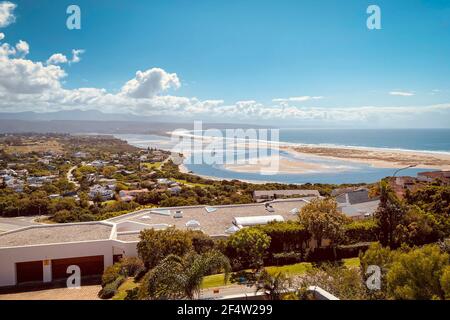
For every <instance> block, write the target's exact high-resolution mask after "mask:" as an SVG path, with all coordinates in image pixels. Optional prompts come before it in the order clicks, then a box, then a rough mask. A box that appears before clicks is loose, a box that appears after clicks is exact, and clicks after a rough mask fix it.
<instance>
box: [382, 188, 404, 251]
mask: <svg viewBox="0 0 450 320" xmlns="http://www.w3.org/2000/svg"><path fill="white" fill-rule="evenodd" d="M404 215H405V209H404V208H403V206H402V205H401V204H400V202H399V201H398V199H397V198H396V196H395V195H394V194H393V193H392V192H391V191H390V189H389V187H388V185H387V183H386V182H385V181H381V183H380V205H379V206H378V209H377V211H376V212H375V219H376V220H377V223H378V226H379V228H380V241H381V244H382V245H384V246H390V247H391V248H392V247H395V246H397V243H398V234H397V233H396V232H397V231H398V228H397V227H398V226H399V225H400V223H401V222H402V219H403V217H404Z"/></svg>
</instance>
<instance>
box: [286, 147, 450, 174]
mask: <svg viewBox="0 0 450 320" xmlns="http://www.w3.org/2000/svg"><path fill="white" fill-rule="evenodd" d="M280 149H281V150H284V151H287V152H290V153H293V154H297V155H314V156H318V157H323V158H326V159H337V160H344V161H350V162H357V163H365V164H369V165H371V166H373V167H377V168H401V167H404V166H408V165H416V167H419V168H430V169H440V170H450V154H445V153H431V152H430V153H428V152H421V151H400V150H382V149H375V148H372V149H369V148H367V149H363V148H361V149H359V148H353V147H352V148H350V147H349V148H347V147H345V148H344V147H336V148H335V147H322V146H281V147H280Z"/></svg>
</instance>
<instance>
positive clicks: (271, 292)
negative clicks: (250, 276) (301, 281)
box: [256, 270, 292, 300]
mask: <svg viewBox="0 0 450 320" xmlns="http://www.w3.org/2000/svg"><path fill="white" fill-rule="evenodd" d="M291 284H292V281H291V279H290V278H289V277H287V276H286V274H284V273H283V272H278V273H276V274H275V275H271V274H270V273H268V272H267V271H266V270H263V271H262V272H261V273H260V274H259V276H258V278H257V282H256V292H257V293H258V292H263V293H264V294H265V295H266V296H267V297H268V298H269V299H270V300H282V299H283V296H284V295H285V294H287V293H289V289H290V287H291Z"/></svg>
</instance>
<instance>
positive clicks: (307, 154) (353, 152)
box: [129, 132, 450, 184]
mask: <svg viewBox="0 0 450 320" xmlns="http://www.w3.org/2000/svg"><path fill="white" fill-rule="evenodd" d="M166 133H167V134H168V132H166ZM182 135H184V136H187V137H191V138H194V139H195V138H196V137H197V138H198V137H199V136H196V135H191V134H189V133H186V132H183V133H182ZM214 140H215V138H211V137H208V138H206V141H205V140H203V147H207V146H208V145H213V144H211V142H214ZM129 143H130V144H132V145H135V144H133V141H132V140H131V141H130V140H129ZM155 144H157V145H159V143H157V142H155ZM257 146H258V141H251V142H250V143H247V144H245V143H243V142H240V141H239V142H238V143H237V147H238V148H241V149H242V150H243V149H245V148H250V149H251V148H257ZM167 147H168V145H164V143H162V145H160V148H161V149H166V150H167ZM269 148H271V149H273V150H278V152H279V153H280V158H279V159H278V163H279V167H278V169H277V170H273V169H272V170H273V172H275V174H276V175H278V176H280V175H281V176H283V175H286V176H290V175H298V176H299V177H298V179H300V180H302V179H301V178H300V176H301V175H309V176H311V174H317V175H322V176H323V175H328V174H329V175H330V176H333V175H336V174H341V175H342V176H345V174H346V172H348V173H349V175H352V174H354V172H361V174H362V172H364V170H365V169H364V167H366V168H369V167H370V168H373V169H377V170H378V169H380V170H386V169H398V168H402V167H406V166H409V165H415V167H416V168H418V169H419V168H420V169H423V170H422V171H427V170H430V171H431V170H450V152H445V151H442V152H439V151H422V150H404V149H390V148H376V147H359V146H336V145H323V144H300V143H287V142H276V143H273V144H271V145H270V146H269ZM169 150H170V148H169ZM283 153H284V154H283ZM187 156H189V154H188V153H186V152H185V157H187ZM267 158H270V156H269V157H267ZM261 160H262V161H258V162H256V163H255V162H254V161H253V162H250V163H249V162H241V163H239V162H238V163H232V164H225V165H223V167H222V169H224V170H226V171H228V172H232V173H235V174H236V175H239V176H240V177H236V178H230V177H227V178H222V177H218V176H214V173H213V172H214V171H211V172H208V173H206V172H205V173H206V174H205V173H203V174H202V173H197V172H195V171H194V172H192V174H194V175H197V176H200V177H203V178H205V179H210V180H215V181H222V180H228V181H230V180H234V179H236V180H241V181H246V182H250V183H268V182H274V181H276V180H272V179H271V178H270V177H268V178H267V179H264V181H261V180H250V179H245V178H244V177H242V174H246V173H248V174H253V175H254V174H260V175H261V176H262V175H263V172H265V173H266V174H267V172H268V171H269V172H270V170H268V169H270V162H271V161H274V160H273V159H261ZM180 162H181V164H180V165H179V169H180V172H182V173H190V172H191V171H190V169H189V168H188V165H185V164H183V163H182V161H180ZM180 162H178V163H180ZM275 168H277V167H275ZM277 180H278V181H280V179H277ZM343 180H345V179H343ZM355 180H358V181H359V180H361V178H357V179H355ZM362 180H364V178H363V179H362ZM303 182H304V181H303ZM300 184H301V183H300Z"/></svg>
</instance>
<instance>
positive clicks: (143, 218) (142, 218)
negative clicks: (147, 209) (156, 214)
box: [140, 215, 150, 220]
mask: <svg viewBox="0 0 450 320" xmlns="http://www.w3.org/2000/svg"><path fill="white" fill-rule="evenodd" d="M140 219H141V220H150V216H148V215H145V216H142V217H141V218H140Z"/></svg>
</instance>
